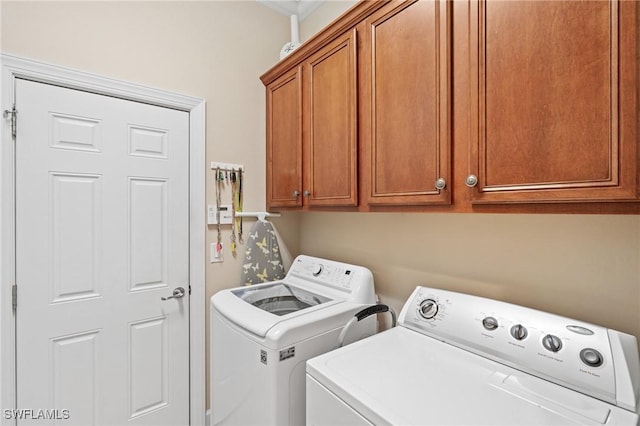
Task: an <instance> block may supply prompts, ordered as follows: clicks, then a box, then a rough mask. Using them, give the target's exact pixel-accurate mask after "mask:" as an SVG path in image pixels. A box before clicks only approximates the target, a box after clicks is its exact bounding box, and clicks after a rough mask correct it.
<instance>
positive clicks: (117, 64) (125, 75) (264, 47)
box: [0, 1, 298, 405]
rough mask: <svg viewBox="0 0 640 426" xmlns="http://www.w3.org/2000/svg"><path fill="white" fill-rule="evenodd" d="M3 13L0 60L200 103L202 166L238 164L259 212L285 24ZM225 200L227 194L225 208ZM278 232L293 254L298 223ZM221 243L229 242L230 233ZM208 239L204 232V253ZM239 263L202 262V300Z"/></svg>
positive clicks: (267, 17)
mask: <svg viewBox="0 0 640 426" xmlns="http://www.w3.org/2000/svg"><path fill="white" fill-rule="evenodd" d="M0 7H1V18H2V22H1V25H2V26H1V28H2V31H1V37H2V38H1V40H2V45H1V48H2V52H3V53H11V54H16V55H20V56H23V57H26V58H31V59H35V60H38V61H44V62H49V63H53V64H56V65H62V66H65V67H70V68H73V69H77V70H81V71H87V72H91V73H96V74H99V75H104V76H108V77H113V78H117V79H122V80H126V81H130V82H134V83H139V84H143V85H146V86H152V87H157V88H160V89H164V90H169V91H174V92H178V93H183V94H187V95H192V96H196V97H201V98H204V99H206V102H207V122H206V126H207V127H206V133H207V134H206V143H207V161H206V164H203V167H206V165H207V164H209V162H210V161H222V162H227V163H241V164H244V165H245V167H246V170H247V173H246V177H245V189H246V192H245V198H244V199H245V210H263V209H264V205H265V186H264V179H265V178H264V176H265V101H264V86H263V85H262V83H261V82H260V80H259V78H258V77H259V76H260V75H261V74H262V73H263V72H264V71H266V70H267V69H268V68H269V67H271V66H272V65H273V64H275V63H276V62H277V61H278V55H279V52H280V48H281V47H282V45H284V43H285V42H286V41H287V40H288V39H289V19H288V18H287V17H285V16H282V15H279V14H277V13H276V12H273V11H271V10H270V9H268V8H266V7H264V6H262V5H260V4H258V3H257V2H254V1H209V2H198V1H193V2H192V1H161V2H148V1H143V2H119V1H118V2H115V1H114V2H77V1H74V2H58V1H46V2H32V1H19V2H11V1H2V3H0ZM212 176H213V175H212V172H211V171H210V170H209V169H208V168H207V201H208V202H209V203H214V202H215V192H214V188H215V187H214V186H213V180H212ZM230 197H231V196H230V194H229V193H228V192H227V193H225V195H224V196H223V202H224V201H225V200H227V202H229V201H230ZM251 224H252V221H248V222H247V223H246V224H245V226H246V227H247V228H248V227H250V226H251ZM279 230H280V232H281V234H283V237H284V238H285V240H286V241H287V243H288V244H289V245H290V248H291V250H293V251H297V244H298V228H297V221H296V219H295V217H294V218H289V219H288V220H287V221H286V222H284V223H282V224H280V226H279ZM223 238H224V240H223V241H227V242H228V241H229V240H228V238H229V232H228V230H225V232H224V237H223ZM213 241H215V230H214V229H213V228H209V231H208V232H207V247H208V244H209V243H211V242H213ZM207 255H208V253H207ZM241 259H242V256H241V255H239V256H238V257H237V258H236V259H234V258H233V257H232V256H231V253H230V252H227V253H226V256H225V261H224V262H223V263H219V264H209V263H207V269H206V277H207V300H208V298H209V296H211V295H212V294H213V293H214V292H215V291H217V290H219V289H221V288H224V287H233V286H236V285H237V284H238V282H239V278H240V261H241ZM208 306H209V304H208V303H207V318H208V317H209V315H208ZM207 327H208V321H207ZM207 330H208V328H207ZM207 347H208V333H207ZM207 360H208V355H207ZM207 382H208V380H207ZM207 405H208V402H207Z"/></svg>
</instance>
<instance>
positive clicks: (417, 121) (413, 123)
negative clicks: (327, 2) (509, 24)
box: [360, 0, 451, 205]
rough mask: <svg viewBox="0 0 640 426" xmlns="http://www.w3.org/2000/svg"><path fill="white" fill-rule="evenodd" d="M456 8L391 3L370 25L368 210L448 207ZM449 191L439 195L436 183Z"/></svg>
mask: <svg viewBox="0 0 640 426" xmlns="http://www.w3.org/2000/svg"><path fill="white" fill-rule="evenodd" d="M450 8H451V5H450V4H449V2H447V1H444V0H443V1H439V0H438V1H427V0H423V1H402V2H399V1H392V2H390V3H389V4H387V5H386V6H385V7H383V8H381V9H379V10H378V11H376V12H375V13H374V14H373V15H371V16H370V17H368V18H367V19H366V20H365V23H364V37H363V49H362V56H361V58H362V62H361V64H362V68H363V72H362V74H361V76H362V82H361V85H360V88H361V94H360V101H361V104H362V116H361V119H362V127H361V132H362V147H363V153H364V161H363V167H364V179H363V184H364V185H366V187H367V189H368V190H367V202H368V204H369V205H394V204H395V205H411V204H414V205H419V204H443V203H445V204H446V203H450V200H451V192H450V190H449V188H450V172H451V164H450V163H451V156H450V73H451V69H450V45H451V17H450V13H451V12H450ZM438 180H441V181H440V183H441V184H444V185H446V186H445V187H444V188H441V189H438V188H437V187H436V182H437V181H438Z"/></svg>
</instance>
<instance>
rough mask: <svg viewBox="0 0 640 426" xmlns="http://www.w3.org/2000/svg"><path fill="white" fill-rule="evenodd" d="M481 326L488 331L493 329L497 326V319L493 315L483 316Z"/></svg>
mask: <svg viewBox="0 0 640 426" xmlns="http://www.w3.org/2000/svg"><path fill="white" fill-rule="evenodd" d="M482 326H483V327H484V328H486V329H487V330H489V331H493V330H495V329H496V328H498V320H497V319H495V318H494V317H485V318H484V319H483V320H482Z"/></svg>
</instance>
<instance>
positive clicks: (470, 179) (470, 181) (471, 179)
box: [464, 175, 478, 188]
mask: <svg viewBox="0 0 640 426" xmlns="http://www.w3.org/2000/svg"><path fill="white" fill-rule="evenodd" d="M464 184H465V185H467V186H468V187H469V188H473V187H474V186H476V185H477V184H478V176H476V175H469V176H467V178H466V179H465V180H464Z"/></svg>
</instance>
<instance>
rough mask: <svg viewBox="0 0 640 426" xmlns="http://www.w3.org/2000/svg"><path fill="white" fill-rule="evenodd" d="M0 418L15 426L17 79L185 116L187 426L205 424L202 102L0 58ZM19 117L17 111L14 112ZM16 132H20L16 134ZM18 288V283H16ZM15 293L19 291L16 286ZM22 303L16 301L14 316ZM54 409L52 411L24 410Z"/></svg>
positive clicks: (61, 69)
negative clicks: (13, 122)
mask: <svg viewBox="0 0 640 426" xmlns="http://www.w3.org/2000/svg"><path fill="white" fill-rule="evenodd" d="M0 64H1V68H2V69H1V79H2V82H1V84H0V105H1V109H0V117H1V118H0V120H1V123H2V126H1V128H0V200H2V202H1V203H0V345H1V346H0V377H2V380H0V408H2V410H3V412H2V413H1V415H0V424H1V425H12V424H15V420H10V419H6V418H5V417H7V416H5V415H4V410H7V409H13V408H17V407H16V369H15V362H16V360H15V353H16V352H15V351H16V347H15V316H14V314H13V311H12V309H11V286H12V285H13V284H15V282H16V271H15V264H16V263H15V225H16V222H15V199H16V198H15V197H16V194H15V150H14V143H13V141H12V137H11V126H10V122H9V120H8V119H7V118H5V117H4V116H3V115H2V112H3V111H5V110H11V108H12V106H13V102H14V99H15V98H14V96H15V81H16V79H18V78H22V79H26V80H31V81H36V82H40V83H46V84H53V85H56V86H62V87H66V88H70V89H77V90H83V91H86V92H91V93H96V94H101V95H107V96H112V97H117V98H121V99H126V100H130V101H136V102H143V103H148V104H152V105H157V106H161V107H166V108H173V109H177V110H181V111H186V112H188V113H189V280H190V283H189V284H190V286H191V299H190V301H191V304H190V310H189V313H190V318H189V358H190V359H189V362H190V368H189V374H190V377H189V386H190V391H189V393H190V398H189V403H190V413H189V415H190V424H192V425H204V424H205V409H206V405H205V380H206V372H205V343H204V342H205V232H206V225H205V123H206V111H205V101H204V99H201V98H195V97H191V96H185V95H180V94H176V93H171V92H167V91H163V90H159V89H154V88H151V87H146V86H142V85H138V84H133V83H128V82H124V81H120V80H116V79H111V78H108V77H102V76H99V75H95V74H90V73H85V72H81V71H76V70H72V69H69V68H65V67H60V66H56V65H50V64H46V63H43V62H38V61H34V60H30V59H26V58H22V57H19V56H14V55H8V54H2V55H0ZM18 114H20V111H18ZM19 131H20V130H19V129H18V132H19ZM18 284H19V283H18ZM18 293H19V287H18ZM19 309H20V302H19V296H18V312H19ZM23 408H42V409H45V408H54V407H23Z"/></svg>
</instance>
